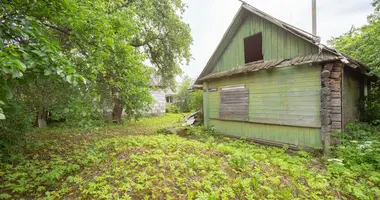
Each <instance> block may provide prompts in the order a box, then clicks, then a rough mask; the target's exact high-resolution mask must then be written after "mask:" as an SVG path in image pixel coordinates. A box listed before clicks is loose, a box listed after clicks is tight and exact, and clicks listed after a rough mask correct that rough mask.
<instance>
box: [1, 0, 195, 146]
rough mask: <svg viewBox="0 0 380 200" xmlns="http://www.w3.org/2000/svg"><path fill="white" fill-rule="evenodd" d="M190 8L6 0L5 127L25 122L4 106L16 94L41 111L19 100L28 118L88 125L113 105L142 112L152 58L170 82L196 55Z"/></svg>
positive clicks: (159, 0)
mask: <svg viewBox="0 0 380 200" xmlns="http://www.w3.org/2000/svg"><path fill="white" fill-rule="evenodd" d="M184 9H185V5H184V3H183V2H182V1H181V0H154V1H128V0H115V1H103V0H101V1H94V0H85V1H84V0H64V1H61V0H52V1H45V0H35V1H24V0H14V1H2V3H1V5H0V12H1V13H2V14H1V16H0V21H1V23H0V77H2V78H1V79H0V120H5V121H7V122H4V123H2V124H1V125H2V127H0V128H2V129H3V130H7V131H8V132H7V133H4V132H1V133H0V135H1V134H8V135H11V134H12V130H11V129H12V127H15V126H18V125H20V124H19V122H18V121H17V122H16V121H11V120H10V119H12V118H13V116H7V112H5V111H3V110H4V109H5V108H6V106H8V107H9V106H16V107H17V104H16V103H14V102H20V103H21V104H22V105H23V106H25V107H27V109H26V110H27V111H29V110H31V111H33V112H34V113H32V112H26V111H21V110H20V109H18V108H16V107H15V108H14V110H17V109H18V110H17V111H19V112H20V113H17V114H15V115H18V116H21V115H25V119H29V118H32V117H36V116H37V114H38V113H39V114H41V116H45V112H47V111H48V112H50V114H52V115H51V116H52V118H54V119H55V120H66V121H68V122H70V123H72V124H74V123H76V124H79V125H80V126H83V127H89V126H93V125H96V124H97V123H96V122H97V121H98V120H101V119H102V114H103V111H107V110H112V109H113V107H114V106H115V107H116V106H118V107H120V108H121V110H123V109H124V110H125V114H126V115H125V117H126V118H127V119H132V118H137V117H140V116H141V115H142V113H143V112H144V111H145V110H147V109H148V107H149V105H150V103H151V102H152V98H151V96H150V93H149V90H150V86H149V81H150V73H151V69H150V68H148V67H147V66H145V64H144V62H145V60H147V59H149V61H150V63H152V64H153V65H154V66H153V67H154V68H155V69H156V71H157V73H158V74H159V75H160V76H161V77H163V79H162V82H163V83H162V85H163V86H167V85H171V83H172V82H173V81H174V77H175V76H176V75H178V74H180V73H181V70H180V67H179V66H180V65H181V64H182V63H183V62H184V61H186V62H188V61H189V59H190V57H191V55H190V45H191V42H192V38H191V36H190V28H189V26H188V24H186V23H184V22H183V21H182V15H183V12H184ZM146 10H149V12H146ZM163 19H165V20H163ZM3 104H5V105H3ZM6 109H9V108H6ZM120 113H121V112H120ZM12 115H13V114H12ZM20 122H25V123H24V124H22V126H21V127H25V126H29V127H31V125H32V123H27V122H26V121H25V120H20ZM5 126H6V127H5ZM18 135H20V134H18ZM1 142H5V141H1Z"/></svg>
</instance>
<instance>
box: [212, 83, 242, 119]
mask: <svg viewBox="0 0 380 200" xmlns="http://www.w3.org/2000/svg"><path fill="white" fill-rule="evenodd" d="M248 105H249V90H248V89H247V88H239V89H231V90H226V91H223V90H222V91H221V92H220V109H219V118H222V119H233V120H244V121H246V120H248Z"/></svg>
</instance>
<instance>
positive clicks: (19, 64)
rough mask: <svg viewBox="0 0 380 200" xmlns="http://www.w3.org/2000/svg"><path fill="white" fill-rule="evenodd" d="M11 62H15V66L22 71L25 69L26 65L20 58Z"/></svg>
mask: <svg viewBox="0 0 380 200" xmlns="http://www.w3.org/2000/svg"><path fill="white" fill-rule="evenodd" d="M13 63H15V64H16V66H17V68H18V69H19V70H21V71H22V72H24V71H25V70H26V66H25V64H24V63H22V62H21V61H20V60H13Z"/></svg>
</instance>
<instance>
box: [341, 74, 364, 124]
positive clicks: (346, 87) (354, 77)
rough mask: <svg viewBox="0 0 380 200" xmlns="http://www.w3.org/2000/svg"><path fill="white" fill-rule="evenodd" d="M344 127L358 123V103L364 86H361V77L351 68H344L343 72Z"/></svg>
mask: <svg viewBox="0 0 380 200" xmlns="http://www.w3.org/2000/svg"><path fill="white" fill-rule="evenodd" d="M343 73H344V74H343V79H344V80H343V91H342V97H343V98H342V100H343V126H344V125H345V124H346V123H347V122H357V121H358V120H359V110H358V103H359V99H360V94H361V91H362V90H364V85H363V84H361V77H359V75H358V73H355V72H354V71H353V70H351V69H349V68H347V67H346V68H344V72H343Z"/></svg>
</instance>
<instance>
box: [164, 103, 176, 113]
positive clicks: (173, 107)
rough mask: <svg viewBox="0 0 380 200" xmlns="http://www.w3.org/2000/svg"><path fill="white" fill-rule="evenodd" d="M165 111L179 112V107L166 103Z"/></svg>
mask: <svg viewBox="0 0 380 200" xmlns="http://www.w3.org/2000/svg"><path fill="white" fill-rule="evenodd" d="M165 110H166V113H179V108H178V107H177V106H176V105H174V104H166V109H165Z"/></svg>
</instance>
